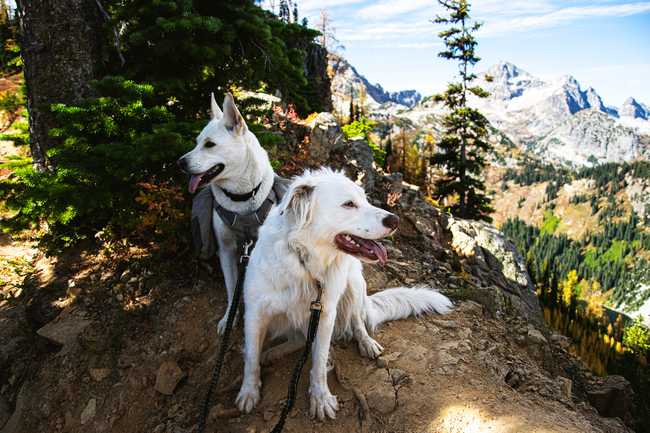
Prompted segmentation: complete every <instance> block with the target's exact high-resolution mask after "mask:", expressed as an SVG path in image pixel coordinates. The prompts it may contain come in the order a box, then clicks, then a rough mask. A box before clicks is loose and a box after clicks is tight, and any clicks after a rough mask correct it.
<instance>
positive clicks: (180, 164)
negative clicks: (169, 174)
mask: <svg viewBox="0 0 650 433" xmlns="http://www.w3.org/2000/svg"><path fill="white" fill-rule="evenodd" d="M176 164H178V167H180V169H181V170H183V171H187V160H186V159H185V158H179V160H178V161H176Z"/></svg>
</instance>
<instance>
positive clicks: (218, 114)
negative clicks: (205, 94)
mask: <svg viewBox="0 0 650 433" xmlns="http://www.w3.org/2000/svg"><path fill="white" fill-rule="evenodd" d="M210 114H211V115H212V118H213V119H215V120H219V119H221V118H222V117H223V112H222V111H221V108H219V106H218V105H217V100H216V99H214V93H210Z"/></svg>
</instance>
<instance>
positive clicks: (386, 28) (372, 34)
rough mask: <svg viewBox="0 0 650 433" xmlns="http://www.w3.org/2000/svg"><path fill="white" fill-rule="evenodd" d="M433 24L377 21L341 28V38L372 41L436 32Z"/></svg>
mask: <svg viewBox="0 0 650 433" xmlns="http://www.w3.org/2000/svg"><path fill="white" fill-rule="evenodd" d="M434 30H435V29H434V28H433V25H432V24H431V23H429V22H426V21H424V22H408V23H407V22H405V23H396V22H391V23H376V24H370V25H365V26H360V27H356V26H353V27H348V28H345V29H341V31H340V32H339V38H340V39H341V40H342V41H371V40H389V39H397V38H403V37H405V36H409V35H424V34H426V33H430V34H435V33H434Z"/></svg>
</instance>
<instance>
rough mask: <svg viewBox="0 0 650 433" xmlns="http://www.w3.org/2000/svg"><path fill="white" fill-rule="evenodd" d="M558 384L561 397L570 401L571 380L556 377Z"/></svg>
mask: <svg viewBox="0 0 650 433" xmlns="http://www.w3.org/2000/svg"><path fill="white" fill-rule="evenodd" d="M557 380H558V383H559V384H560V391H562V396H563V397H564V398H566V399H567V400H571V394H572V391H573V382H572V381H571V379H568V378H566V377H561V376H560V377H558V378H557Z"/></svg>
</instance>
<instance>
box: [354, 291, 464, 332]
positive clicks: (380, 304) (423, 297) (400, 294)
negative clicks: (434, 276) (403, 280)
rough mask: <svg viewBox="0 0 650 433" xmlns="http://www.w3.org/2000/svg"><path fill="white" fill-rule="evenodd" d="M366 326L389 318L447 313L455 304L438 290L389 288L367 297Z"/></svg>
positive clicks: (373, 326) (377, 323) (379, 323)
mask: <svg viewBox="0 0 650 433" xmlns="http://www.w3.org/2000/svg"><path fill="white" fill-rule="evenodd" d="M366 301H367V302H366V315H365V316H366V326H368V328H370V329H371V330H373V331H374V330H375V328H376V327H377V326H379V325H381V324H382V323H384V322H387V321H389V320H397V319H403V318H405V317H408V316H411V315H416V316H418V315H420V314H427V313H438V314H445V313H448V312H449V311H451V309H452V307H453V304H452V303H451V301H450V300H449V298H447V297H446V296H445V295H443V294H442V293H439V292H438V291H437V290H434V289H429V288H424V287H419V288H413V289H409V288H405V287H399V288H395V289H387V290H383V291H381V292H378V293H375V294H374V295H372V296H369V297H367V298H366Z"/></svg>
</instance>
